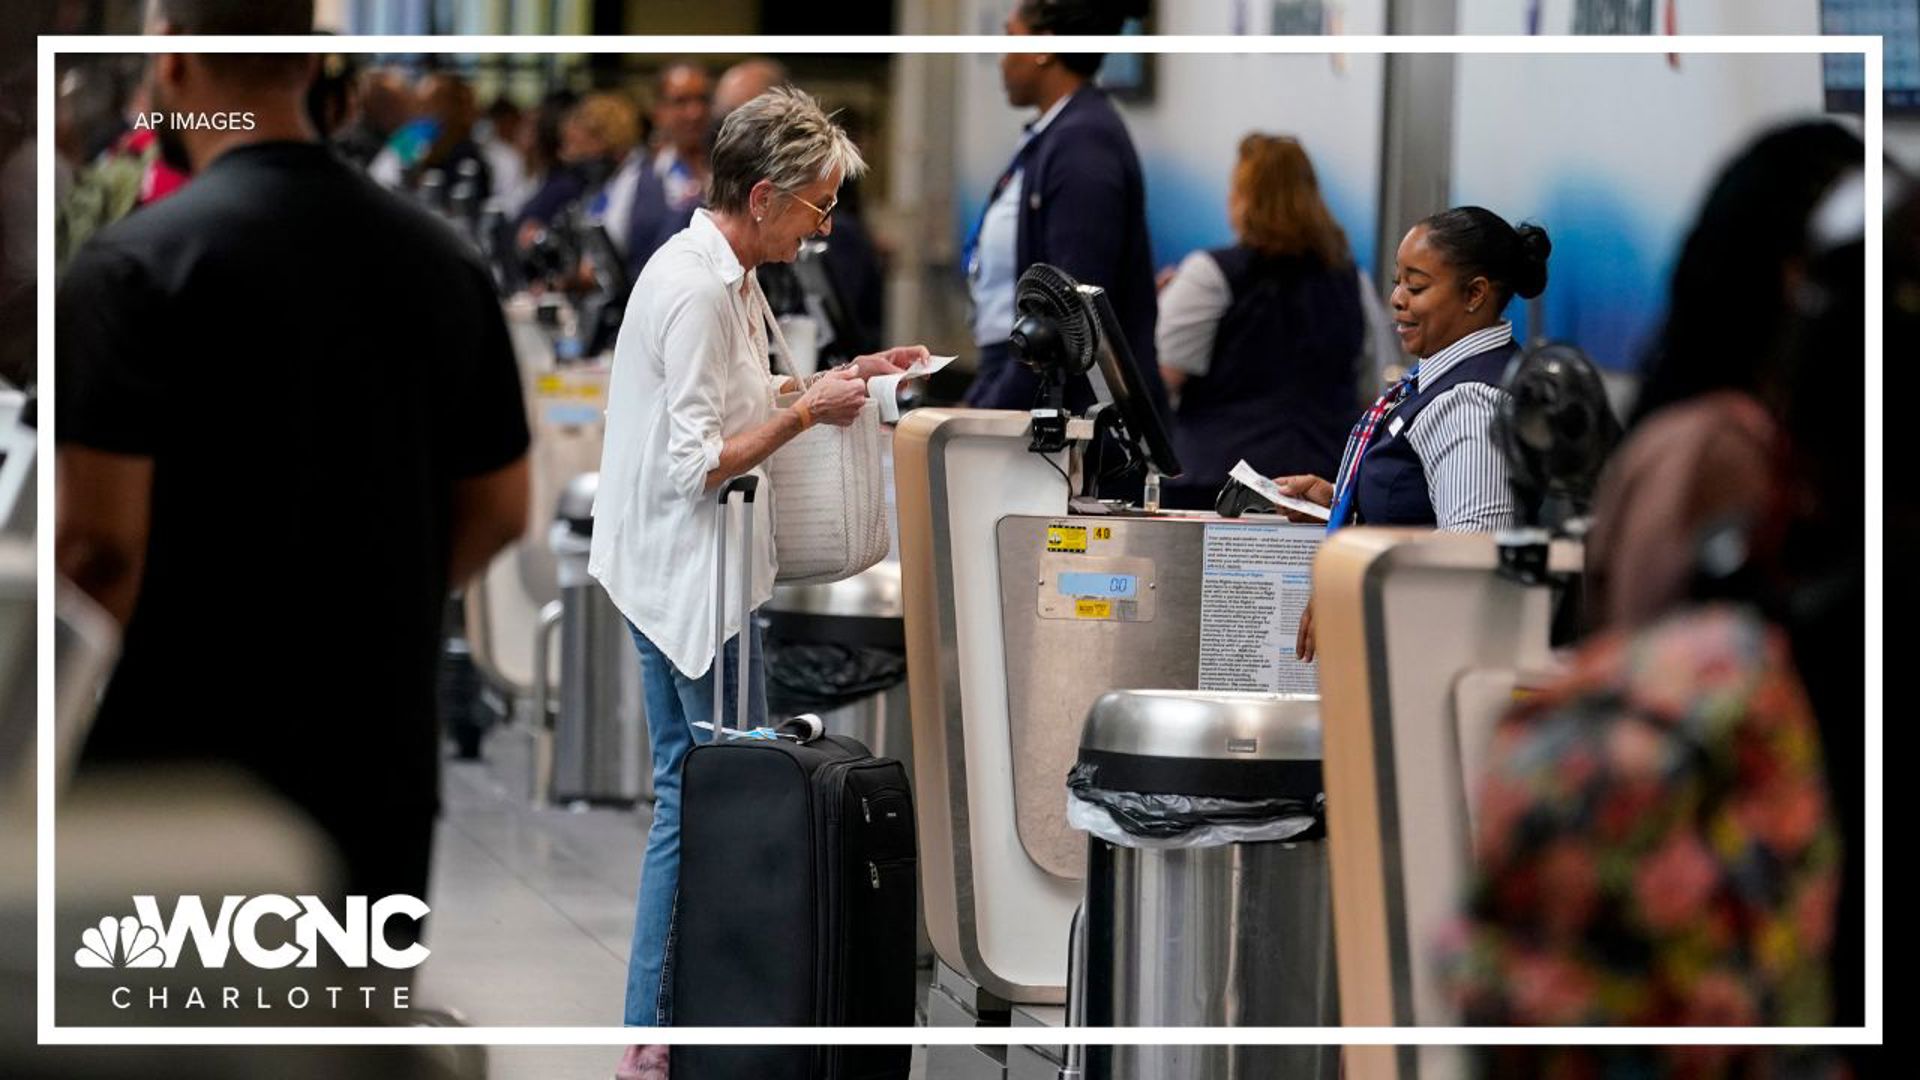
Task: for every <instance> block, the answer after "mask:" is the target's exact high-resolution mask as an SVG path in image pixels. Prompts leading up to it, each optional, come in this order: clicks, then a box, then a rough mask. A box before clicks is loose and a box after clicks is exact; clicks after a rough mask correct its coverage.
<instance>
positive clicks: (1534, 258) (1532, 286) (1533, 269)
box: [1513, 222, 1553, 300]
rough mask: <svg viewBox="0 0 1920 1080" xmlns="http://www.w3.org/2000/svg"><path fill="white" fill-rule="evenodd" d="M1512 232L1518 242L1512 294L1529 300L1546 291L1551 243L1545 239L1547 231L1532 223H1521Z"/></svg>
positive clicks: (1551, 251)
mask: <svg viewBox="0 0 1920 1080" xmlns="http://www.w3.org/2000/svg"><path fill="white" fill-rule="evenodd" d="M1513 232H1514V235H1515V237H1517V238H1518V239H1519V241H1520V262H1519V265H1518V266H1516V267H1514V275H1513V292H1514V295H1516V296H1518V297H1520V298H1521V299H1522V300H1531V299H1533V298H1534V297H1536V296H1539V295H1540V294H1541V293H1543V292H1545V291H1547V257H1548V256H1549V255H1552V254H1553V241H1552V240H1550V239H1548V238H1547V230H1545V229H1543V228H1541V227H1540V226H1538V225H1535V224H1533V223H1532V222H1523V223H1522V224H1521V225H1520V226H1519V227H1517V228H1515V229H1514V230H1513Z"/></svg>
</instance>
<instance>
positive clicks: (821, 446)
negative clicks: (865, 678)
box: [755, 289, 891, 585]
mask: <svg viewBox="0 0 1920 1080" xmlns="http://www.w3.org/2000/svg"><path fill="white" fill-rule="evenodd" d="M755 292H756V293H758V292H759V290H758V289H756V290H755ZM759 295H760V305H761V311H762V313H763V317H764V318H765V320H766V323H767V326H768V327H769V332H770V336H771V340H772V341H773V342H774V349H775V355H776V356H777V357H779V358H780V360H781V366H782V367H783V368H785V369H786V370H787V372H788V373H790V374H791V373H792V370H793V363H792V354H791V353H789V352H788V351H787V342H786V339H785V338H784V337H783V336H782V335H781V333H780V322H779V320H778V319H775V318H774V317H773V311H772V309H770V308H768V307H767V306H766V297H765V294H759ZM799 397H800V395H799V394H786V395H782V396H781V398H780V399H779V405H780V406H781V407H782V408H785V407H788V406H790V405H791V404H792V403H793V402H795V401H797V400H799ZM880 454H881V447H880V405H879V403H878V402H876V401H873V400H872V399H868V401H867V403H866V404H864V405H862V406H861V407H860V415H859V416H858V417H856V418H855V419H854V422H853V423H852V424H851V425H849V426H847V427H834V426H833V425H831V424H818V425H815V426H814V427H810V428H808V429H807V430H805V431H803V432H801V433H800V434H799V435H797V436H795V437H794V438H793V439H792V440H791V441H789V442H788V443H787V444H786V445H785V446H782V447H781V448H780V449H778V450H776V451H774V452H773V456H772V457H771V458H768V459H767V477H768V480H769V481H770V484H771V486H772V488H773V550H774V561H775V563H776V564H777V566H778V567H779V572H778V574H777V575H776V577H775V580H777V581H779V582H780V583H781V584H783V585H824V584H826V583H827V582H830V581H839V580H840V579H842V578H849V577H852V576H853V575H855V574H858V573H860V572H861V571H862V570H865V569H867V568H868V567H870V566H872V565H874V564H875V563H877V562H879V561H880V560H881V559H884V558H886V557H887V548H888V547H889V544H890V540H891V537H890V536H889V533H888V530H887V492H886V490H885V479H884V476H883V472H882V468H881V461H880Z"/></svg>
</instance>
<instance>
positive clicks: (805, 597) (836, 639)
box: [761, 561, 913, 777]
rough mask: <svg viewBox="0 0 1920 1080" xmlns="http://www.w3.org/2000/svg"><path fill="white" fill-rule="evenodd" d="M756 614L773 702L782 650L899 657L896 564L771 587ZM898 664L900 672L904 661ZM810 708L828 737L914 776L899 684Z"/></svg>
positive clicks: (909, 726) (902, 642) (902, 641)
mask: <svg viewBox="0 0 1920 1080" xmlns="http://www.w3.org/2000/svg"><path fill="white" fill-rule="evenodd" d="M761 615H762V617H763V618H764V619H765V620H766V632H767V638H768V651H769V655H768V658H767V662H768V664H769V665H770V667H769V670H768V672H767V679H768V683H769V687H768V691H769V693H770V694H771V695H772V696H774V697H776V698H777V697H779V696H781V693H782V689H783V687H782V682H783V674H784V673H782V672H780V671H778V670H775V669H774V668H773V666H772V665H777V664H778V663H779V662H780V654H779V651H778V647H779V646H780V645H784V644H819V645H834V646H843V647H847V648H850V649H863V648H872V649H878V650H890V651H893V652H896V653H898V654H899V655H900V656H902V657H903V658H904V656H905V649H906V631H905V622H904V615H905V609H904V608H903V607H902V605H901V601H900V564H899V563H897V562H890V561H889V562H881V563H879V564H877V565H875V566H873V567H871V568H869V569H867V570H865V571H863V572H861V573H858V574H855V575H854V576H852V577H850V578H847V579H845V580H843V581H835V582H832V583H830V584H826V585H780V586H776V587H775V588H774V590H773V599H771V600H769V601H768V602H767V604H766V606H765V607H763V608H762V609H761ZM901 662H902V664H903V665H904V659H903V660H902V661H901ZM903 670H904V669H903ZM809 708H810V709H811V711H814V712H817V713H818V714H819V716H820V719H821V720H822V721H823V722H824V723H825V724H826V729H827V731H829V732H831V733H833V734H836V735H849V736H852V737H853V738H856V739H859V740H860V741H861V742H862V743H864V744H865V745H866V747H867V749H869V750H871V751H873V752H874V753H875V754H876V755H878V756H880V757H890V758H897V759H898V760H899V761H900V762H901V763H902V764H904V765H905V766H906V767H907V773H908V776H909V777H911V776H912V773H913V748H912V746H911V745H910V744H909V741H908V740H909V739H910V738H911V736H912V732H913V721H912V718H911V717H910V716H909V714H908V710H907V684H906V680H905V678H904V677H903V678H901V679H900V680H899V681H898V682H895V683H894V684H893V685H891V686H889V687H887V688H885V689H883V690H880V691H879V692H877V693H873V694H869V695H866V696H864V697H862V698H860V699H859V700H857V701H853V702H850V703H848V704H846V705H842V706H840V707H838V708H832V709H821V708H817V707H811V706H810V707H809ZM774 711H775V712H780V711H781V710H780V709H777V708H776V709H775V710H774Z"/></svg>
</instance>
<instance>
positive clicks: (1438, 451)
mask: <svg viewBox="0 0 1920 1080" xmlns="http://www.w3.org/2000/svg"><path fill="white" fill-rule="evenodd" d="M1512 340H1513V324H1512V323H1510V322H1507V321H1505V320H1502V321H1500V322H1498V323H1495V324H1494V325H1492V326H1489V327H1487V328H1486V329H1484V330H1476V331H1474V332H1473V333H1471V334H1468V335H1467V336H1465V337H1463V338H1461V339H1460V340H1459V341H1456V342H1454V343H1453V344H1451V345H1449V346H1447V347H1446V348H1444V349H1441V350H1440V351H1439V352H1437V353H1434V354H1433V355H1432V356H1428V357H1423V358H1421V360H1420V374H1419V377H1418V378H1417V379H1416V380H1415V381H1414V388H1415V390H1416V391H1424V390H1425V389H1426V387H1427V386H1429V385H1430V384H1432V383H1433V382H1435V381H1437V380H1438V379H1439V378H1440V377H1441V376H1442V375H1445V374H1446V373H1447V372H1448V371H1449V370H1451V369H1452V368H1453V367H1454V366H1455V365H1457V364H1459V363H1460V362H1461V361H1462V360H1465V359H1466V358H1468V357H1470V356H1478V355H1479V354H1481V353H1483V352H1486V351H1487V350H1489V349H1497V348H1500V347H1501V346H1503V345H1506V344H1507V343H1508V342H1511V341H1512ZM1505 395H1506V391H1505V390H1503V389H1501V388H1500V387H1497V386H1490V385H1488V384H1486V383H1480V382H1464V383H1460V384H1459V385H1457V386H1454V387H1453V388H1452V389H1450V390H1447V391H1446V392H1445V393H1442V394H1441V395H1440V396H1439V397H1437V398H1435V399H1433V400H1432V401H1430V402H1428V403H1427V405H1426V407H1425V408H1424V409H1422V410H1421V411H1420V415H1419V416H1418V417H1417V418H1415V420H1414V423H1413V426H1412V427H1410V428H1409V429H1408V430H1407V436H1406V437H1407V441H1408V442H1410V443H1412V444H1413V450H1414V453H1416V454H1418V455H1420V465H1421V467H1422V468H1423V469H1424V470H1425V471H1426V474H1427V501H1429V502H1431V503H1432V504H1433V514H1434V520H1435V523H1436V527H1437V528H1441V529H1446V530H1448V531H1451V532H1497V531H1499V530H1501V529H1510V528H1513V527H1514V526H1516V525H1518V524H1519V523H1520V506H1519V503H1518V502H1517V501H1516V500H1515V498H1514V495H1513V488H1512V486H1511V485H1510V484H1509V483H1508V480H1509V476H1510V470H1509V469H1508V468H1507V461H1506V458H1505V457H1503V456H1502V455H1501V453H1500V449H1499V448H1498V447H1496V446H1495V445H1494V444H1493V438H1492V434H1491V432H1492V427H1493V417H1494V413H1495V411H1496V410H1497V409H1498V408H1499V405H1500V400H1501V398H1502V397H1504V396H1505Z"/></svg>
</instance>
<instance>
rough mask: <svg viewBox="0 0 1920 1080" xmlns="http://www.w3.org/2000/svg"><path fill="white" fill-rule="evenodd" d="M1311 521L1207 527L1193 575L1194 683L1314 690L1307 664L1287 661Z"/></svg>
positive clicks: (1315, 539)
mask: <svg viewBox="0 0 1920 1080" xmlns="http://www.w3.org/2000/svg"><path fill="white" fill-rule="evenodd" d="M1325 536H1326V530H1325V529H1322V528H1321V527H1320V526H1318V525H1279V524H1246V523H1242V522H1221V523H1218V524H1210V525H1208V526H1207V538H1206V543H1205V560H1206V566H1205V569H1204V570H1203V571H1202V572H1201V578H1200V689H1202V690H1256V691H1265V692H1267V693H1288V694H1317V693H1319V692H1320V680H1319V675H1318V672H1317V671H1316V669H1315V667H1314V665H1312V664H1303V663H1301V662H1300V661H1298V660H1296V659H1294V656H1293V647H1294V639H1295V637H1296V636H1297V635H1298V634H1299V631H1300V615H1301V613H1302V612H1303V611H1305V610H1306V606H1307V600H1308V598H1309V597H1310V596H1311V595H1312V588H1313V574H1312V570H1313V556H1314V552H1316V551H1318V550H1319V548H1320V541H1321V540H1322V539H1324V538H1325Z"/></svg>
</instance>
